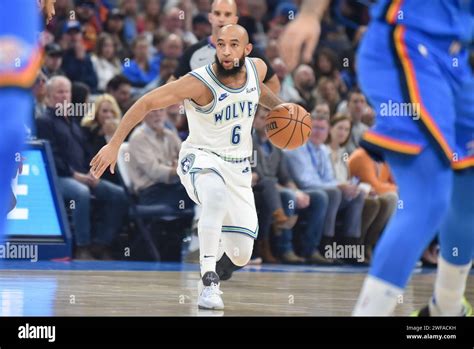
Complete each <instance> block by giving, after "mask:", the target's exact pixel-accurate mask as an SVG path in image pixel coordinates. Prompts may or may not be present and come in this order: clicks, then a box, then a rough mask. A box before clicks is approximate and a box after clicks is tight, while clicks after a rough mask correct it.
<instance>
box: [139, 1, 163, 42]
mask: <svg viewBox="0 0 474 349" xmlns="http://www.w3.org/2000/svg"><path fill="white" fill-rule="evenodd" d="M160 17H161V1H160V0H147V1H146V2H145V6H144V13H143V14H141V15H139V16H138V18H137V28H138V31H139V32H144V33H148V34H149V35H153V33H154V32H155V31H156V30H158V29H159V28H160Z"/></svg>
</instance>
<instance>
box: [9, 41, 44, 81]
mask: <svg viewBox="0 0 474 349" xmlns="http://www.w3.org/2000/svg"><path fill="white" fill-rule="evenodd" d="M42 59H43V50H42V49H37V50H35V51H34V53H33V56H32V57H31V59H30V61H29V63H28V65H27V66H26V67H25V68H24V69H22V70H18V71H16V72H9V73H6V74H1V75H0V86H2V87H5V86H15V87H23V88H30V87H31V86H32V85H33V83H34V82H35V80H36V77H37V75H38V71H39V70H40V68H41V61H42Z"/></svg>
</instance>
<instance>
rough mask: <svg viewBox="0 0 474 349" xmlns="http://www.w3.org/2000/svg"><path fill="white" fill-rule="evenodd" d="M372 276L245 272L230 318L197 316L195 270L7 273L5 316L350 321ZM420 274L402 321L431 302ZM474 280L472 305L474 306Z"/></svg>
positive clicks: (428, 281) (473, 281) (231, 292)
mask: <svg viewBox="0 0 474 349" xmlns="http://www.w3.org/2000/svg"><path fill="white" fill-rule="evenodd" d="M364 276H365V273H363V272H355V273H350V272H349V273H347V272H343V273H341V272H337V273H331V272H291V271H285V272H259V271H254V272H245V271H243V272H238V273H236V274H235V276H234V277H233V278H232V279H231V280H229V281H226V282H223V283H222V285H221V289H222V291H223V292H224V294H223V299H224V303H225V307H226V308H225V311H224V312H212V311H204V310H198V309H197V306H196V298H197V295H196V292H197V291H196V284H197V281H198V273H197V272H195V271H104V270H94V271H87V270H0V315H2V316H13V315H17V316H22V315H26V316H221V315H226V316H348V315H350V314H351V310H352V307H353V306H354V304H355V302H356V298H357V295H358V292H359V290H360V287H361V285H362V281H363V279H364ZM434 278H435V274H434V272H432V273H421V274H415V275H414V276H413V278H412V280H411V282H410V285H409V287H408V289H407V291H406V292H405V294H404V298H403V299H400V301H401V303H400V304H399V306H398V307H397V310H396V315H408V314H410V312H411V311H412V310H414V309H417V308H418V307H420V306H421V305H423V304H425V303H426V302H427V300H428V298H429V296H430V295H431V292H432V287H433V282H434ZM473 290H474V276H473V275H472V274H471V275H470V277H469V281H468V286H467V294H466V296H467V298H468V299H469V300H471V301H474V291H473Z"/></svg>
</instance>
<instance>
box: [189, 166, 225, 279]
mask: <svg viewBox="0 0 474 349" xmlns="http://www.w3.org/2000/svg"><path fill="white" fill-rule="evenodd" d="M195 186H196V190H197V193H198V196H199V198H200V201H201V204H202V210H201V216H200V219H199V222H198V236H199V257H200V258H199V260H200V264H201V276H204V274H205V273H207V272H208V271H213V272H215V271H216V261H217V254H218V249H219V239H220V236H221V230H222V221H223V220H224V216H225V214H226V213H227V200H226V198H227V188H226V185H225V183H224V182H223V181H222V178H220V177H219V176H218V175H217V174H216V173H214V172H204V173H199V174H198V175H197V178H196V181H195Z"/></svg>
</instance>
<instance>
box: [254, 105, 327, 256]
mask: <svg viewBox="0 0 474 349" xmlns="http://www.w3.org/2000/svg"><path fill="white" fill-rule="evenodd" d="M267 113H268V112H266V111H265V110H264V109H263V108H260V107H259V108H258V110H257V113H256V115H255V120H254V129H255V132H254V135H253V144H254V153H256V156H257V158H256V164H257V166H256V167H254V169H253V170H254V173H253V174H254V177H255V180H258V181H259V182H262V181H263V180H265V181H266V183H270V184H271V185H268V184H266V185H264V188H263V189H267V190H264V191H263V192H261V193H259V192H258V191H255V196H256V202H257V201H258V200H257V198H258V197H259V196H262V195H266V196H267V198H268V199H267V200H264V203H263V204H264V207H263V208H264V209H263V210H262V211H263V212H262V214H261V215H260V216H259V227H260V229H259V235H260V234H263V235H264V236H265V235H266V236H268V235H269V231H268V230H269V229H270V224H271V221H272V218H273V221H274V222H275V223H276V224H275V228H276V232H277V234H276V236H275V240H276V250H277V254H278V256H279V257H280V258H281V261H282V262H283V263H292V264H294V263H303V262H305V260H306V259H305V258H307V259H308V262H310V263H314V264H331V263H332V261H331V260H327V259H326V258H324V257H323V256H322V255H321V253H320V252H319V242H320V240H321V234H322V223H323V216H322V214H324V213H325V211H323V210H322V209H321V207H320V203H321V200H324V198H322V196H320V195H319V194H318V193H316V192H314V193H313V192H308V193H305V192H303V191H301V190H298V188H297V187H296V184H295V183H294V182H293V180H292V179H291V177H290V175H289V171H288V167H287V163H286V159H285V154H284V153H283V151H282V150H281V149H278V148H276V147H275V146H274V145H272V144H271V143H270V141H269V140H268V138H267V135H266V133H265V118H266V116H267ZM257 183H258V182H257ZM265 187H266V188H265ZM254 188H256V187H254ZM260 201H261V200H260ZM265 205H266V207H269V209H266V210H265ZM282 209H283V212H282V211H281V210H282ZM272 213H273V214H272ZM298 214H301V215H303V216H305V218H307V225H306V228H305V230H304V232H303V234H302V236H301V239H300V240H301V242H302V246H303V248H302V255H303V256H304V257H305V258H302V257H300V256H298V255H296V254H295V251H294V248H293V243H292V240H293V232H292V230H291V228H292V227H293V226H294V224H295V223H296V220H297V219H298ZM262 241H263V242H262V243H261V244H262V245H263V246H262V247H263V249H264V250H265V249H266V248H265V243H264V241H265V240H262ZM267 249H268V248H267ZM262 257H265V255H264V254H262ZM264 260H265V258H264Z"/></svg>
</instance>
